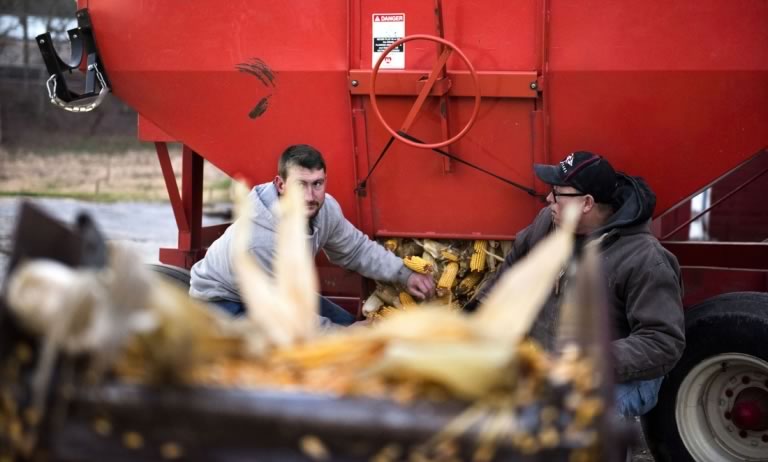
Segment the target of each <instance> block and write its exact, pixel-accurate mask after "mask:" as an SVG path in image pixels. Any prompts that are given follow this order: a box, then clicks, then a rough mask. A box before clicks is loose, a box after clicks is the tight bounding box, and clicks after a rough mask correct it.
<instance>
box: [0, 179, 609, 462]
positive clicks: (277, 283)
mask: <svg viewBox="0 0 768 462" xmlns="http://www.w3.org/2000/svg"><path fill="white" fill-rule="evenodd" d="M238 198H239V200H238V212H239V213H238V215H239V217H241V218H243V219H241V220H238V221H237V223H236V225H235V226H236V228H235V239H234V244H233V245H234V248H233V261H234V268H235V274H236V276H237V277H238V280H239V282H240V287H241V291H242V298H243V301H244V302H245V304H246V306H248V312H247V316H246V317H240V318H230V317H228V316H225V315H223V314H222V313H221V312H220V311H216V310H215V309H214V308H212V307H208V306H205V305H204V304H201V303H200V302H196V301H194V300H192V299H190V298H189V297H188V296H187V294H186V293H184V292H183V291H181V290H180V289H178V288H176V287H172V286H171V285H169V284H167V283H163V282H162V281H160V280H157V279H156V278H153V277H152V276H151V274H149V273H148V272H146V270H145V271H142V270H141V265H140V263H137V261H136V257H135V256H131V255H130V254H129V253H126V251H125V250H120V249H114V250H113V254H112V255H111V258H110V267H109V268H106V269H104V270H99V271H94V270H73V269H69V268H62V267H57V266H55V265H52V264H51V263H50V262H48V263H45V262H30V263H27V264H25V265H23V266H22V267H21V268H20V269H19V270H17V271H16V272H15V273H14V275H13V277H12V278H11V280H10V281H9V291H8V300H7V301H8V305H9V306H10V307H11V309H12V312H13V314H14V316H15V318H16V319H17V320H18V321H19V323H20V325H22V326H23V327H25V328H26V329H27V331H28V332H29V333H30V334H32V335H36V336H38V337H39V338H40V341H41V350H40V351H41V354H40V357H39V358H38V359H37V364H36V366H35V369H36V370H35V374H34V380H33V387H32V395H33V399H32V407H31V408H29V409H25V410H18V411H19V412H17V413H15V414H14V415H15V416H16V417H14V418H18V416H19V415H26V414H29V415H33V416H35V420H36V421H39V419H40V416H42V415H43V414H42V410H43V409H45V397H46V396H47V395H48V390H47V385H48V384H49V383H50V382H49V379H50V374H51V368H52V365H53V364H54V359H55V357H56V355H58V354H63V355H83V354H85V355H90V356H91V357H92V358H93V364H94V369H95V370H96V371H102V372H103V371H104V370H106V369H105V367H104V366H110V367H111V368H112V370H114V371H115V372H116V373H117V376H118V377H119V378H120V380H122V381H125V382H135V383H153V384H158V383H159V384H162V383H168V382H176V383H179V382H181V383H185V384H191V385H196V386H205V387H212V386H213V387H225V388H271V389H275V388H277V389H300V390H303V391H308V392H314V393H330V394H332V395H336V396H340V395H362V396H371V397H378V398H391V399H395V400H398V401H402V402H408V401H410V400H413V399H417V398H418V399H459V400H464V401H466V402H468V403H470V406H469V407H468V409H467V411H466V412H465V413H464V414H462V415H459V416H458V417H457V418H456V420H455V421H453V422H451V423H450V424H449V425H448V426H447V427H446V428H445V430H444V431H443V432H441V433H440V434H439V435H435V437H434V438H433V439H432V440H430V441H428V442H426V443H425V445H424V446H423V447H422V448H420V449H418V451H421V453H420V456H419V457H421V459H418V460H450V457H448V456H447V455H446V454H445V451H446V447H450V445H451V444H452V443H453V442H455V440H456V439H457V438H458V437H459V436H460V435H461V434H462V433H465V432H467V431H469V430H470V429H471V428H478V427H479V428H480V429H481V431H480V433H479V436H478V439H477V443H478V444H477V448H476V453H475V455H474V460H478V461H483V460H489V459H491V458H492V457H493V455H494V451H495V448H496V447H497V446H498V445H505V446H513V447H516V448H518V449H519V450H520V451H523V452H525V453H533V452H535V451H537V450H539V449H542V448H551V447H555V446H558V445H567V446H573V447H582V448H594V444H595V442H596V434H595V432H594V425H595V422H596V419H597V417H598V416H599V415H600V414H601V412H602V410H603V407H604V405H603V402H602V400H601V399H600V397H599V394H598V388H599V386H600V376H599V374H598V371H597V369H596V367H595V364H598V363H599V361H596V358H595V356H594V354H593V352H594V351H596V350H595V349H594V348H593V345H590V344H589V343H588V342H589V341H594V338H595V336H591V337H590V336H588V335H581V336H579V335H576V336H573V338H571V339H569V338H563V339H560V340H562V341H560V342H559V344H560V345H563V346H564V348H562V349H561V350H560V353H558V354H556V355H552V354H550V353H547V352H544V351H541V350H540V349H538V348H537V347H536V346H535V345H534V344H532V343H530V342H528V341H527V340H526V339H525V334H526V332H527V331H528V329H529V327H530V325H531V324H532V322H533V320H534V319H535V317H536V315H537V313H538V311H539V309H540V307H541V305H542V303H543V302H544V300H545V299H546V298H547V296H548V294H549V293H550V291H551V289H552V284H553V281H554V280H555V279H556V278H557V276H558V274H559V272H560V271H561V270H562V268H563V267H564V265H566V264H567V262H568V261H569V258H570V255H571V250H572V244H573V242H572V240H573V237H572V230H573V229H574V227H575V222H576V219H575V216H576V214H575V212H576V211H575V210H574V211H573V212H574V213H570V212H569V213H570V215H572V218H570V220H568V219H566V220H564V224H563V226H562V229H561V230H560V231H558V232H555V233H553V234H552V235H551V236H550V237H548V238H547V239H545V240H544V241H543V242H542V243H541V244H540V245H538V246H537V247H536V248H535V249H533V250H532V251H531V252H530V254H529V255H528V256H527V257H526V258H525V259H523V260H522V261H521V262H519V263H518V264H516V265H515V266H514V267H512V268H511V269H510V270H509V271H507V272H505V274H504V276H503V277H501V278H500V279H499V280H498V282H497V283H496V285H495V286H494V289H493V291H492V292H491V293H489V294H488V296H487V297H486V298H485V300H484V303H483V305H482V306H481V307H480V308H479V309H478V311H477V312H476V313H474V314H473V315H472V316H466V315H464V314H463V313H461V312H459V311H457V309H458V307H459V306H460V304H461V303H462V302H463V301H466V300H467V299H468V298H469V297H471V296H472V294H473V291H475V290H477V287H479V285H480V281H481V280H482V279H487V278H489V277H491V275H492V274H493V270H494V269H495V267H496V266H497V265H498V263H499V260H500V259H501V258H503V256H504V253H505V246H507V244H505V243H493V242H490V241H475V242H459V241H452V242H447V243H439V242H436V241H430V240H424V241H415V240H407V239H402V240H391V241H390V242H385V245H387V246H388V248H389V249H390V250H391V251H393V252H396V253H397V252H399V255H401V256H403V257H404V258H405V260H406V261H407V264H408V265H409V266H410V267H411V268H413V269H415V270H419V271H430V270H431V271H432V274H434V275H435V278H436V280H437V286H438V288H439V289H440V290H441V294H440V297H442V298H441V299H440V300H438V301H437V302H432V303H426V304H424V305H421V306H420V307H419V309H414V310H407V309H398V310H397V311H396V312H395V314H394V315H392V316H387V317H386V319H382V320H380V322H377V323H376V324H375V325H374V326H371V327H366V326H359V327H353V328H349V329H343V330H338V331H331V332H327V331H322V330H321V329H320V328H319V323H318V316H317V313H318V297H317V274H316V269H315V267H314V262H313V258H312V255H311V253H310V252H309V249H308V248H306V247H305V244H306V238H305V232H306V218H305V215H304V209H303V201H302V197H301V194H300V188H296V187H291V188H288V193H287V194H286V198H285V199H284V200H283V201H281V213H282V215H281V220H280V229H279V230H278V237H277V243H276V247H277V252H276V259H275V262H274V265H273V270H274V274H275V276H274V278H273V277H270V276H268V275H267V274H266V273H265V272H264V270H263V269H262V268H260V267H259V265H258V264H257V263H256V261H255V260H254V259H253V258H252V257H251V255H250V254H249V253H248V251H247V242H248V231H249V229H248V227H247V226H248V223H250V220H249V219H248V218H249V215H248V213H249V209H250V208H249V206H248V204H247V202H246V201H245V192H241V193H240V194H239V196H238ZM507 251H508V250H507ZM385 290H386V289H385V288H383V287H380V288H379V290H377V291H376V294H375V296H376V297H377V298H379V299H380V300H381V301H382V304H381V305H379V307H378V309H377V310H376V311H371V312H379V311H381V309H382V308H381V307H382V306H384V300H383V297H382V295H383V292H384V291H385ZM389 291H390V295H391V296H390V297H388V298H387V301H386V303H388V304H390V305H389V306H393V307H395V306H398V303H399V306H400V307H407V306H411V305H410V300H409V299H408V298H407V297H404V296H403V297H402V298H401V293H400V291H398V290H397V289H395V288H389ZM446 299H447V303H446V302H445V300H446ZM370 302H371V299H369V300H368V301H367V302H366V303H367V304H368V303H370ZM396 302H397V303H396ZM446 305H448V306H449V308H448V309H446ZM452 305H454V306H453V307H452V309H451V308H450V307H451V306H452ZM571 305H572V306H573V308H574V309H575V311H576V312H579V313H584V312H585V311H588V307H584V306H576V305H578V304H577V303H571ZM582 318H583V317H579V316H577V317H573V316H563V319H570V320H573V323H572V324H573V325H571V326H568V327H569V329H565V330H564V332H565V331H568V332H576V333H577V334H578V333H579V332H585V331H584V328H585V326H584V325H582V324H580V323H581V321H580V319H582ZM580 339H581V340H580ZM583 339H592V340H587V341H586V342H585V341H584V340H583ZM598 360H599V358H598ZM2 411H3V408H2V406H0V412H2ZM6 411H7V409H6ZM2 413H3V414H5V415H3V416H0V417H8V416H9V414H8V413H7V412H2ZM3 422H8V420H7V419H6V420H3V419H0V437H1V436H2V435H3V434H4V432H5V431H11V432H12V433H13V435H12V437H11V441H12V444H13V447H15V448H16V450H19V451H20V452H17V453H22V454H25V453H26V452H27V450H28V449H29V448H30V447H33V446H34V437H33V435H34V432H32V433H29V432H23V431H21V432H20V430H19V428H21V427H19V426H14V427H13V428H11V427H8V428H3V427H2V423H3ZM23 427H29V428H32V430H34V427H35V424H34V423H33V422H32V423H29V425H28V426H27V425H23ZM14 435H15V436H14ZM30 435H32V436H30ZM590 450H591V449H590Z"/></svg>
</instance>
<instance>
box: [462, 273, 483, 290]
mask: <svg viewBox="0 0 768 462" xmlns="http://www.w3.org/2000/svg"><path fill="white" fill-rule="evenodd" d="M482 278H483V273H478V272H471V273H469V274H468V275H467V277H465V278H464V279H462V280H461V282H460V283H459V286H458V287H457V288H456V293H458V294H460V295H464V294H468V293H469V292H470V291H471V290H472V289H474V288H475V286H476V285H477V283H478V282H480V279H482Z"/></svg>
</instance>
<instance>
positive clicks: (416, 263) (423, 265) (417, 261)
mask: <svg viewBox="0 0 768 462" xmlns="http://www.w3.org/2000/svg"><path fill="white" fill-rule="evenodd" d="M403 263H405V266H406V267H407V268H409V269H411V270H413V271H416V272H417V273H421V274H428V273H431V272H432V268H433V266H432V264H431V263H429V262H428V261H426V260H424V259H423V258H421V257H417V256H411V257H405V258H403Z"/></svg>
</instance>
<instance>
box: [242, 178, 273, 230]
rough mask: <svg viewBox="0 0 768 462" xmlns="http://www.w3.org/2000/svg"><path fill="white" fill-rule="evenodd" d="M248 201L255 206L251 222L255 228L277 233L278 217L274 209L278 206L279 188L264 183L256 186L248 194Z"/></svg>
mask: <svg viewBox="0 0 768 462" xmlns="http://www.w3.org/2000/svg"><path fill="white" fill-rule="evenodd" d="M248 201H249V202H250V203H251V204H253V217H252V218H251V221H252V222H253V224H254V226H258V227H260V228H264V229H266V230H269V231H277V221H278V220H277V217H276V216H275V214H274V213H273V210H274V207H275V206H276V205H277V204H278V194H277V188H275V185H274V184H272V183H264V184H260V185H257V186H254V187H253V189H251V192H250V193H248Z"/></svg>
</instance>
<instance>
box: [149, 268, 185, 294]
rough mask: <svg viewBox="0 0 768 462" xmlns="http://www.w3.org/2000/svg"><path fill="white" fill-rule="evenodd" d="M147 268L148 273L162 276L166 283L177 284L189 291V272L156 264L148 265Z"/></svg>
mask: <svg viewBox="0 0 768 462" xmlns="http://www.w3.org/2000/svg"><path fill="white" fill-rule="evenodd" d="M147 267H148V268H149V269H150V271H153V272H155V273H158V274H160V275H162V276H163V277H164V278H165V280H166V281H170V282H172V283H174V284H178V285H179V286H180V287H181V288H183V289H185V290H189V279H190V275H189V270H186V269H184V268H179V267H178V266H172V265H163V264H157V263H152V264H148V265H147Z"/></svg>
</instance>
